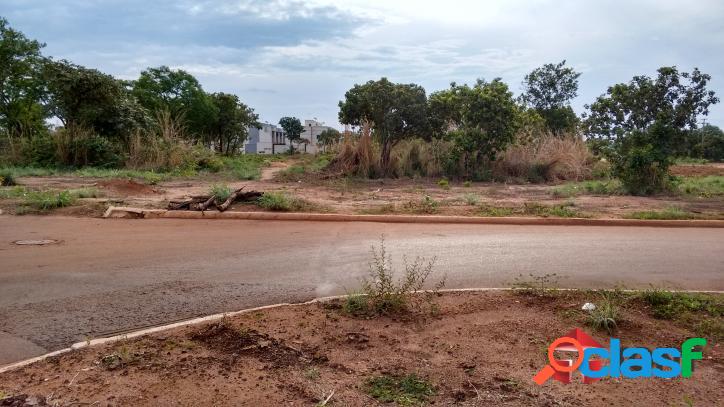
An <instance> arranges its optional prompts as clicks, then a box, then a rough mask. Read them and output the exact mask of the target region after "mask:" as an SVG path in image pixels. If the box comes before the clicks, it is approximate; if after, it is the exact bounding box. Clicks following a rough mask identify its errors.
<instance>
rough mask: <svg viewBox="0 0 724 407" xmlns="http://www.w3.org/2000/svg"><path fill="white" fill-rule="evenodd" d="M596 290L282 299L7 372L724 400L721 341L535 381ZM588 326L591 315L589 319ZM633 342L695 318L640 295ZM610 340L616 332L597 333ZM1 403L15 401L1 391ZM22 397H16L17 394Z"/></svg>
mask: <svg viewBox="0 0 724 407" xmlns="http://www.w3.org/2000/svg"><path fill="white" fill-rule="evenodd" d="M596 298H597V297H593V298H592V295H591V294H588V296H587V295H586V294H585V293H560V294H558V295H556V296H554V297H531V296H523V295H516V294H513V293H508V292H470V293H447V294H444V295H443V296H442V297H440V298H438V304H439V306H440V308H439V309H440V312H439V314H437V315H436V316H435V317H422V316H419V315H418V316H416V317H409V318H388V317H382V318H377V319H370V320H365V319H359V318H354V317H350V316H347V315H346V314H345V313H344V312H343V311H342V310H341V309H340V306H339V304H335V303H326V304H313V305H299V306H290V307H281V308H274V309H269V310H264V311H263V312H262V311H258V312H253V313H247V314H242V315H239V316H235V317H232V318H226V319H224V320H222V322H214V323H210V324H208V325H197V326H189V327H184V328H179V329H175V330H172V331H166V332H162V333H157V334H153V335H149V336H145V337H141V338H138V339H133V340H126V341H121V342H117V343H113V344H107V345H103V346H98V347H93V348H89V349H85V350H80V351H74V352H72V353H67V354H64V355H61V356H59V357H54V358H51V359H48V360H47V361H44V362H39V363H35V364H33V365H30V366H28V367H25V368H22V369H19V370H15V371H12V372H8V373H4V374H0V391H4V392H5V393H6V394H10V395H16V396H15V397H16V398H15V400H18V405H24V404H23V402H22V401H20V400H21V399H22V398H23V397H25V396H20V397H18V396H17V395H30V396H29V397H31V398H33V400H35V401H37V400H40V401H41V402H45V401H46V400H47V402H48V404H50V405H58V406H65V405H83V404H87V405H98V406H111V405H113V406H126V405H134V406H158V405H188V406H191V405H214V406H238V405H249V406H258V405H293V406H309V405H315V404H316V403H319V402H320V401H321V400H324V399H325V398H326V397H327V396H329V394H330V393H331V392H332V391H334V394H333V396H332V397H331V399H330V402H329V404H328V405H350V406H362V405H376V404H377V401H376V400H375V399H373V398H372V397H371V396H369V395H368V394H366V392H365V380H367V379H368V378H370V377H374V376H378V375H383V374H390V375H404V374H410V373H414V374H417V375H418V376H419V377H421V378H424V379H425V380H426V381H428V382H429V383H431V384H432V385H433V386H434V387H435V393H436V394H435V395H433V396H431V397H430V398H429V400H428V401H429V402H430V403H431V404H435V405H469V406H472V405H479V406H487V405H499V406H558V405H561V406H580V405H587V406H611V405H643V406H648V405H681V404H686V403H689V402H693V405H706V406H713V405H717V403H720V401H721V400H722V398H724V387H723V386H722V385H721V377H722V376H721V375H722V371H723V370H724V365H723V364H722V360H721V350H720V348H719V345H718V344H713V343H712V342H710V343H709V344H708V345H707V346H706V347H705V348H704V351H703V352H704V360H701V361H696V362H695V371H694V375H693V376H692V378H690V379H670V380H665V379H635V380H633V379H604V380H602V381H600V382H597V383H594V384H590V385H584V384H582V383H580V375H577V377H576V378H575V379H574V381H575V383H571V384H567V385H566V384H562V383H559V382H556V381H549V382H548V383H546V384H545V385H543V386H537V385H536V384H534V383H533V382H532V380H531V378H532V376H533V375H534V374H535V373H537V372H538V371H539V370H540V369H541V368H542V367H543V366H544V365H545V364H546V356H545V355H546V349H547V347H548V344H549V343H551V342H552V341H553V340H554V339H555V338H557V337H560V336H563V335H564V334H566V333H567V332H568V331H570V330H571V329H572V328H574V327H583V323H584V319H585V316H584V314H583V312H582V311H581V310H580V307H581V304H582V303H583V302H584V301H587V300H593V301H594V302H595V300H596ZM584 328H585V327H584ZM619 329H620V331H619V332H618V333H617V334H616V336H617V337H619V338H621V339H622V345H623V346H625V347H630V346H645V347H649V348H652V347H669V346H670V347H679V346H680V344H681V343H682V342H683V341H684V340H685V339H686V338H688V337H691V336H694V335H693V333H692V332H691V331H689V330H688V329H686V328H684V327H682V326H680V325H676V324H673V323H671V322H667V321H660V320H656V319H653V318H652V317H650V316H649V315H648V310H647V309H646V308H645V307H644V306H642V305H640V304H639V305H633V304H631V303H630V304H629V305H627V306H626V308H625V310H624V312H623V318H621V321H620V323H619ZM585 330H586V331H588V332H589V333H592V334H593V336H594V338H595V339H596V340H598V341H599V342H601V343H604V344H606V343H608V341H607V338H606V335H604V334H601V333H600V332H592V331H591V330H590V329H585ZM0 405H2V402H0ZM11 405H12V404H11Z"/></svg>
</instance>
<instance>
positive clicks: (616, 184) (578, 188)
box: [551, 180, 624, 198]
mask: <svg viewBox="0 0 724 407" xmlns="http://www.w3.org/2000/svg"><path fill="white" fill-rule="evenodd" d="M623 194H624V190H623V187H622V186H621V182H620V181H618V180H607V181H602V180H594V181H584V182H571V183H567V184H563V185H560V186H557V187H555V188H553V189H552V190H551V195H552V196H553V197H555V198H570V197H573V196H578V195H604V196H607V195H623Z"/></svg>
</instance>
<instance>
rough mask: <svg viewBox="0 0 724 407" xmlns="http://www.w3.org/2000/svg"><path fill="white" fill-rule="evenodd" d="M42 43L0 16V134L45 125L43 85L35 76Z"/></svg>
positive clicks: (29, 131) (14, 134) (9, 134)
mask: <svg viewBox="0 0 724 407" xmlns="http://www.w3.org/2000/svg"><path fill="white" fill-rule="evenodd" d="M44 46H45V44H41V43H39V42H38V41H35V40H30V39H28V38H27V37H25V35H23V33H21V32H20V31H16V30H14V29H12V28H11V27H10V26H9V24H8V21H7V20H6V19H4V18H2V17H0V135H1V134H2V133H5V135H6V136H7V137H19V136H22V135H25V136H31V135H35V134H38V133H39V132H42V130H44V129H45V125H44V123H43V119H44V115H43V111H42V106H41V104H40V102H41V99H42V97H43V96H44V86H43V83H42V81H41V80H39V76H40V75H39V72H40V70H41V67H42V65H43V60H44V59H43V57H42V55H41V54H40V49H41V48H43V47H44Z"/></svg>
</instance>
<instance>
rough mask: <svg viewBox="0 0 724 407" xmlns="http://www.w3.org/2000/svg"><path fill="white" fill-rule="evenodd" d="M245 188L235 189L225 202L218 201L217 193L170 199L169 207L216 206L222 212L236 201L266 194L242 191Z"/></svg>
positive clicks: (186, 208)
mask: <svg viewBox="0 0 724 407" xmlns="http://www.w3.org/2000/svg"><path fill="white" fill-rule="evenodd" d="M243 189H244V187H241V188H239V189H237V190H236V191H234V192H233V193H232V194H231V195H229V197H228V198H227V199H226V200H225V201H224V202H217V199H216V196H215V195H195V196H192V197H190V198H188V199H183V200H172V201H169V203H168V209H169V210H172V211H179V210H191V211H202V212H203V211H205V210H207V209H209V208H211V207H214V208H216V209H217V210H219V211H220V212H224V211H225V210H227V209H229V207H230V206H231V205H232V204H233V203H234V202H249V201H254V200H256V199H258V198H259V197H261V196H262V195H264V193H263V192H259V191H246V192H242V190H243Z"/></svg>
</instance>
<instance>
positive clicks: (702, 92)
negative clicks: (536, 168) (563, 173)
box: [584, 67, 719, 194]
mask: <svg viewBox="0 0 724 407" xmlns="http://www.w3.org/2000/svg"><path fill="white" fill-rule="evenodd" d="M657 72H658V76H657V77H656V78H653V79H652V78H650V77H648V76H645V75H642V76H635V77H634V78H633V79H632V80H631V81H630V82H629V83H620V84H617V85H614V86H611V87H609V88H608V91H607V92H606V94H605V95H601V96H600V97H598V99H596V101H595V102H594V103H593V104H591V105H590V106H586V108H587V109H588V110H589V111H590V112H589V113H588V114H587V115H586V118H585V121H584V132H585V133H586V135H587V136H588V137H589V138H590V139H592V140H593V142H594V143H597V144H598V145H602V146H603V147H602V152H603V153H604V154H606V155H607V156H608V158H609V159H610V161H611V163H612V166H613V171H614V173H615V175H617V176H618V177H619V178H620V179H621V181H622V183H623V184H624V186H626V187H627V189H628V190H629V191H630V192H631V193H634V194H650V193H653V192H656V191H660V190H662V189H663V188H665V186H666V183H667V180H668V178H669V173H668V170H669V167H670V165H671V163H672V160H673V156H674V155H675V152H676V146H677V145H678V144H679V143H681V142H683V141H684V140H685V138H686V134H687V132H689V131H691V130H693V129H695V128H696V120H697V117H699V116H706V115H707V114H708V113H709V106H710V105H712V104H715V103H717V102H719V99H718V98H717V97H716V96H715V94H714V91H711V90H707V88H706V85H707V83H708V82H709V80H710V79H711V77H710V76H709V75H707V74H703V73H701V72H700V71H699V70H698V69H696V68H695V69H694V70H693V71H692V72H691V73H687V72H681V73H680V72H679V71H678V70H677V69H676V67H662V68H659V69H658V71H657Z"/></svg>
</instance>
